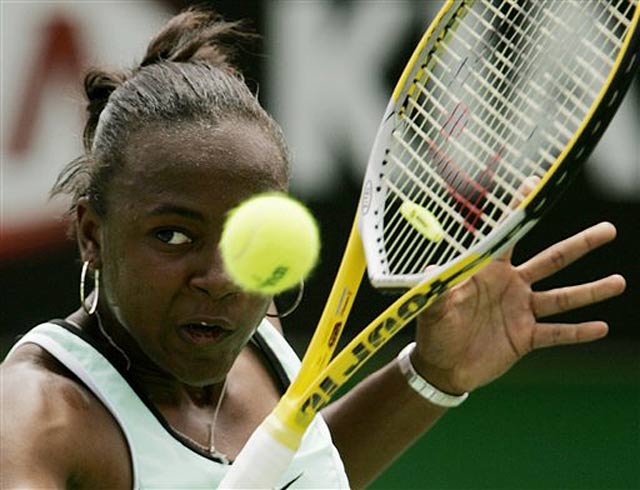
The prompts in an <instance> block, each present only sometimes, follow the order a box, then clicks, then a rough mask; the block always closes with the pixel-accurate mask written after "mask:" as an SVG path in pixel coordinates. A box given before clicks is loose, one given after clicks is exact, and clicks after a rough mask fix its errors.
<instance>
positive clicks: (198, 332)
mask: <svg viewBox="0 0 640 490" xmlns="http://www.w3.org/2000/svg"><path fill="white" fill-rule="evenodd" d="M233 332H234V329H233V327H232V326H231V322H230V321H229V320H228V319H226V318H221V317H194V318H189V319H187V320H185V321H184V322H181V323H180V325H179V326H178V328H177V333H178V335H179V337H180V338H181V339H182V340H183V341H184V342H186V343H188V344H192V345H198V346H204V345H211V344H217V343H220V342H222V341H223V340H224V339H225V338H227V337H228V336H229V335H231V334H232V333H233Z"/></svg>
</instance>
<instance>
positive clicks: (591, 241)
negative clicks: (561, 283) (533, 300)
mask: <svg viewBox="0 0 640 490" xmlns="http://www.w3.org/2000/svg"><path fill="white" fill-rule="evenodd" d="M615 237H616V228H615V226H613V225H612V224H611V223H606V222H605V223H598V224H597V225H595V226H592V227H590V228H587V229H586V230H583V231H581V232H580V233H578V234H576V235H573V236H572V237H569V238H567V239H566V240H563V241H561V242H558V243H556V244H555V245H552V246H551V247H549V248H547V249H546V250H544V251H542V252H540V253H539V254H538V255H536V256H535V257H533V258H531V259H529V260H528V261H527V262H525V263H524V264H521V265H520V266H518V268H517V269H518V271H519V272H520V274H521V275H522V277H523V278H524V279H525V280H526V281H528V282H529V283H531V284H533V283H535V282H537V281H539V280H541V279H544V278H545V277H549V276H550V275H552V274H555V273H556V272H558V271H559V270H562V269H564V268H565V267H566V266H568V265H569V264H571V263H573V262H575V261H576V260H578V259H579V258H580V257H582V256H584V255H586V254H588V253H589V252H591V251H592V250H595V249H596V248H598V247H600V246H602V245H604V244H605V243H608V242H610V241H611V240H613V239H614V238H615Z"/></svg>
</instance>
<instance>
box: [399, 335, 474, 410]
mask: <svg viewBox="0 0 640 490" xmlns="http://www.w3.org/2000/svg"><path fill="white" fill-rule="evenodd" d="M415 347H416V343H415V342H411V343H410V344H409V345H407V346H406V347H405V348H404V349H402V350H401V351H400V354H398V363H399V364H400V371H401V372H402V374H403V375H404V377H405V378H407V382H408V383H409V386H411V388H413V389H414V390H415V391H416V392H418V393H419V394H420V396H422V398H426V399H427V400H429V401H430V402H431V403H433V404H434V405H439V406H441V407H457V406H458V405H460V404H461V403H462V402H463V401H465V400H466V399H467V397H468V396H469V393H468V392H467V393H463V394H462V395H459V396H456V395H449V394H448V393H444V392H442V391H440V390H439V389H438V388H436V387H435V386H433V385H432V384H430V383H429V382H428V381H427V380H426V379H424V378H423V377H422V376H420V375H419V374H418V373H417V371H416V370H415V368H414V367H413V364H411V359H410V358H409V355H410V354H411V352H413V349H415Z"/></svg>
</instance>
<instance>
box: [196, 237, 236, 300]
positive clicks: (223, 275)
mask: <svg viewBox="0 0 640 490" xmlns="http://www.w3.org/2000/svg"><path fill="white" fill-rule="evenodd" d="M200 255H201V256H200V257H199V258H198V263H197V265H196V267H195V268H194V272H193V274H192V275H191V277H190V280H189V284H190V286H191V287H192V288H193V289H195V290H198V291H200V292H203V293H205V294H207V295H208V296H210V297H211V298H212V299H221V298H224V297H225V296H228V295H230V294H234V293H237V292H239V291H240V288H239V287H238V286H236V285H235V283H234V282H233V281H232V280H231V277H229V274H227V272H226V270H225V268H224V263H223V261H222V256H221V255H220V251H219V250H218V248H217V247H214V250H213V252H210V253H201V254H200Z"/></svg>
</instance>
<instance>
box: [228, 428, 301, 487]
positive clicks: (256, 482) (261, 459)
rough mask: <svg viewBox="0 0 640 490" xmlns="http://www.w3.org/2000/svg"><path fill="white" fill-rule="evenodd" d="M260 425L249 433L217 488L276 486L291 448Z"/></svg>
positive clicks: (285, 468) (288, 461) (292, 453)
mask: <svg viewBox="0 0 640 490" xmlns="http://www.w3.org/2000/svg"><path fill="white" fill-rule="evenodd" d="M264 425H265V424H264V423H263V424H261V425H260V426H259V427H258V428H257V429H256V430H255V432H254V433H253V434H252V435H251V437H250V438H249V440H248V441H247V443H246V444H245V446H244V447H243V448H242V450H241V451H240V453H239V454H238V457H237V458H236V459H235V460H234V462H233V464H232V465H231V467H230V468H229V470H228V471H227V474H226V476H225V477H224V478H223V479H222V481H221V482H220V486H219V487H218V488H222V489H234V488H235V489H241V488H275V487H276V485H277V484H278V482H279V481H280V480H281V478H282V477H283V475H284V472H285V471H286V470H287V468H288V467H289V464H290V463H291V460H292V459H293V456H294V454H295V453H296V452H295V451H294V450H292V449H290V448H288V447H287V446H285V445H283V444H282V443H280V442H278V441H277V440H276V439H274V437H273V436H272V435H271V434H269V432H268V431H267V429H266V428H265V427H264Z"/></svg>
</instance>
